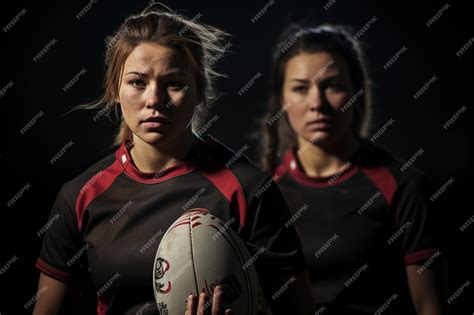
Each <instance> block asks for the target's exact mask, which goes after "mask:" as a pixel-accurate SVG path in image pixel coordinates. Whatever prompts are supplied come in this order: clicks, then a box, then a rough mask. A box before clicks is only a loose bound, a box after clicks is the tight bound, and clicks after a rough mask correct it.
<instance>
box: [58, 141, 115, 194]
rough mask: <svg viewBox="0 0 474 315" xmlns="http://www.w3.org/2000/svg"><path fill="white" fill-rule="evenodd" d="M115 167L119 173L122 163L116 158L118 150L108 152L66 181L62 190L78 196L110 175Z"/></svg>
mask: <svg viewBox="0 0 474 315" xmlns="http://www.w3.org/2000/svg"><path fill="white" fill-rule="evenodd" d="M114 169H115V170H116V172H117V173H119V172H120V165H119V164H118V162H117V158H116V150H114V152H112V153H110V152H109V153H107V154H106V155H105V156H104V157H102V158H101V159H100V160H98V161H97V162H95V163H93V164H92V165H90V166H88V167H87V168H86V169H85V170H84V171H82V172H81V173H80V174H78V175H76V176H75V177H73V178H72V179H70V180H69V181H67V182H66V183H64V185H63V187H62V190H63V192H64V193H65V194H66V195H68V196H69V197H71V198H77V196H78V195H79V194H80V193H84V192H85V191H86V190H88V189H90V188H92V187H93V186H94V185H95V184H97V183H98V182H99V181H100V180H101V179H104V178H105V177H106V176H109V175H110V174H111V172H113V170H114Z"/></svg>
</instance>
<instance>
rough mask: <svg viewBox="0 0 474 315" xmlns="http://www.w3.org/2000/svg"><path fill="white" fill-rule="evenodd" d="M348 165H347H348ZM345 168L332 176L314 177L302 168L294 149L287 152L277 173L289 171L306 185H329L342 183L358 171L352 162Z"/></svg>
mask: <svg viewBox="0 0 474 315" xmlns="http://www.w3.org/2000/svg"><path fill="white" fill-rule="evenodd" d="M346 165H347V166H346ZM346 165H345V166H344V168H343V169H341V170H340V171H338V172H337V173H335V174H334V175H331V176H324V177H313V176H308V175H306V174H305V173H304V171H303V170H301V169H300V167H299V165H298V159H297V157H296V156H295V152H294V150H293V149H290V150H288V151H287V152H286V153H285V156H284V158H283V162H282V164H280V166H279V167H278V168H277V171H276V172H275V175H277V176H278V177H277V178H279V177H281V176H283V175H284V174H285V173H287V172H288V173H289V174H290V175H291V176H292V177H293V178H294V179H295V180H296V181H298V182H299V183H301V184H303V185H306V186H313V187H329V186H334V185H337V184H340V183H342V182H344V181H345V180H347V179H349V178H350V177H352V176H353V175H355V174H356V173H357V172H358V170H359V169H358V167H357V166H355V165H354V164H352V163H347V164H346Z"/></svg>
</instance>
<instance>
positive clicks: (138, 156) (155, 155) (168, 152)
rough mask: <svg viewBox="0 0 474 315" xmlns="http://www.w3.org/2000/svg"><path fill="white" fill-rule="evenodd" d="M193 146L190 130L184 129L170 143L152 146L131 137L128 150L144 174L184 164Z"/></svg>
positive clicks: (135, 137)
mask: <svg viewBox="0 0 474 315" xmlns="http://www.w3.org/2000/svg"><path fill="white" fill-rule="evenodd" d="M194 144H195V139H194V136H193V133H192V131H191V128H188V129H186V131H185V132H183V133H182V134H181V135H179V136H177V137H176V138H175V139H173V140H172V141H170V142H168V143H166V144H163V145H160V146H154V145H152V144H148V143H146V142H144V141H143V140H141V139H140V138H138V137H137V136H135V135H134V136H133V147H132V149H131V150H130V156H131V157H132V160H133V163H134V164H135V166H136V167H137V168H138V169H139V170H140V171H142V172H144V173H157V172H160V171H162V170H164V169H166V168H169V167H171V166H173V165H175V164H179V163H181V162H184V161H185V159H186V157H187V156H188V154H189V153H190V151H191V150H192V148H193V146H194Z"/></svg>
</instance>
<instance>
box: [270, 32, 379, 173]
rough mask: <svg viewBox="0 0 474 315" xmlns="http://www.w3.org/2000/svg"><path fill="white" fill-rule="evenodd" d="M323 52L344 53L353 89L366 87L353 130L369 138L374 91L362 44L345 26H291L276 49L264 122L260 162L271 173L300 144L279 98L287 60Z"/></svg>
mask: <svg viewBox="0 0 474 315" xmlns="http://www.w3.org/2000/svg"><path fill="white" fill-rule="evenodd" d="M320 51H325V52H329V53H332V54H338V55H339V56H342V57H343V58H344V59H345V60H346V61H347V64H348V67H349V72H350V77H351V80H352V83H353V86H354V90H355V91H358V90H360V89H363V90H364V93H363V94H362V96H361V97H359V98H358V99H357V100H356V102H355V103H354V109H355V111H354V120H353V130H354V134H355V136H356V137H357V138H359V139H362V138H364V137H367V134H368V131H369V127H370V115H371V107H372V94H371V91H370V86H371V83H370V81H369V79H368V76H367V70H366V67H365V65H364V61H363V54H362V51H361V47H360V44H359V43H358V42H357V41H356V40H355V39H354V38H352V36H350V35H349V33H348V31H347V30H346V29H344V28H343V27H342V26H331V25H321V26H318V27H314V26H309V27H308V26H307V27H303V26H301V25H296V24H294V25H291V26H290V27H288V28H287V29H286V30H285V31H284V32H283V34H282V35H281V36H280V38H279V40H278V42H277V45H276V47H275V48H274V53H273V58H272V75H271V80H272V81H271V82H270V95H269V97H268V109H267V115H266V116H265V117H264V118H263V120H262V122H261V129H262V134H263V140H262V144H261V164H262V168H263V169H264V170H266V171H267V172H269V173H270V174H273V173H274V172H275V170H276V167H277V166H278V163H279V161H280V159H281V158H282V155H283V153H284V152H285V151H286V150H288V149H289V148H291V147H294V146H295V145H296V143H297V141H296V134H295V132H294V131H293V129H292V128H291V125H290V123H289V121H288V116H287V114H286V112H284V111H283V110H282V104H281V101H280V100H281V97H282V89H283V82H284V78H285V70H286V65H287V63H288V60H290V59H291V58H292V57H294V56H296V55H298V54H300V53H302V52H309V53H312V52H320ZM280 116H281V117H280ZM275 118H278V119H275Z"/></svg>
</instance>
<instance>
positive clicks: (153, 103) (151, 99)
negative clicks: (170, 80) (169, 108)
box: [145, 86, 164, 109]
mask: <svg viewBox="0 0 474 315" xmlns="http://www.w3.org/2000/svg"><path fill="white" fill-rule="evenodd" d="M145 98H146V99H145V106H146V108H148V109H151V108H154V109H157V108H160V107H162V106H163V100H164V97H163V96H162V95H161V93H160V91H159V89H158V88H157V87H156V86H155V87H153V86H150V87H149V88H148V90H147V92H146V94H145Z"/></svg>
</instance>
